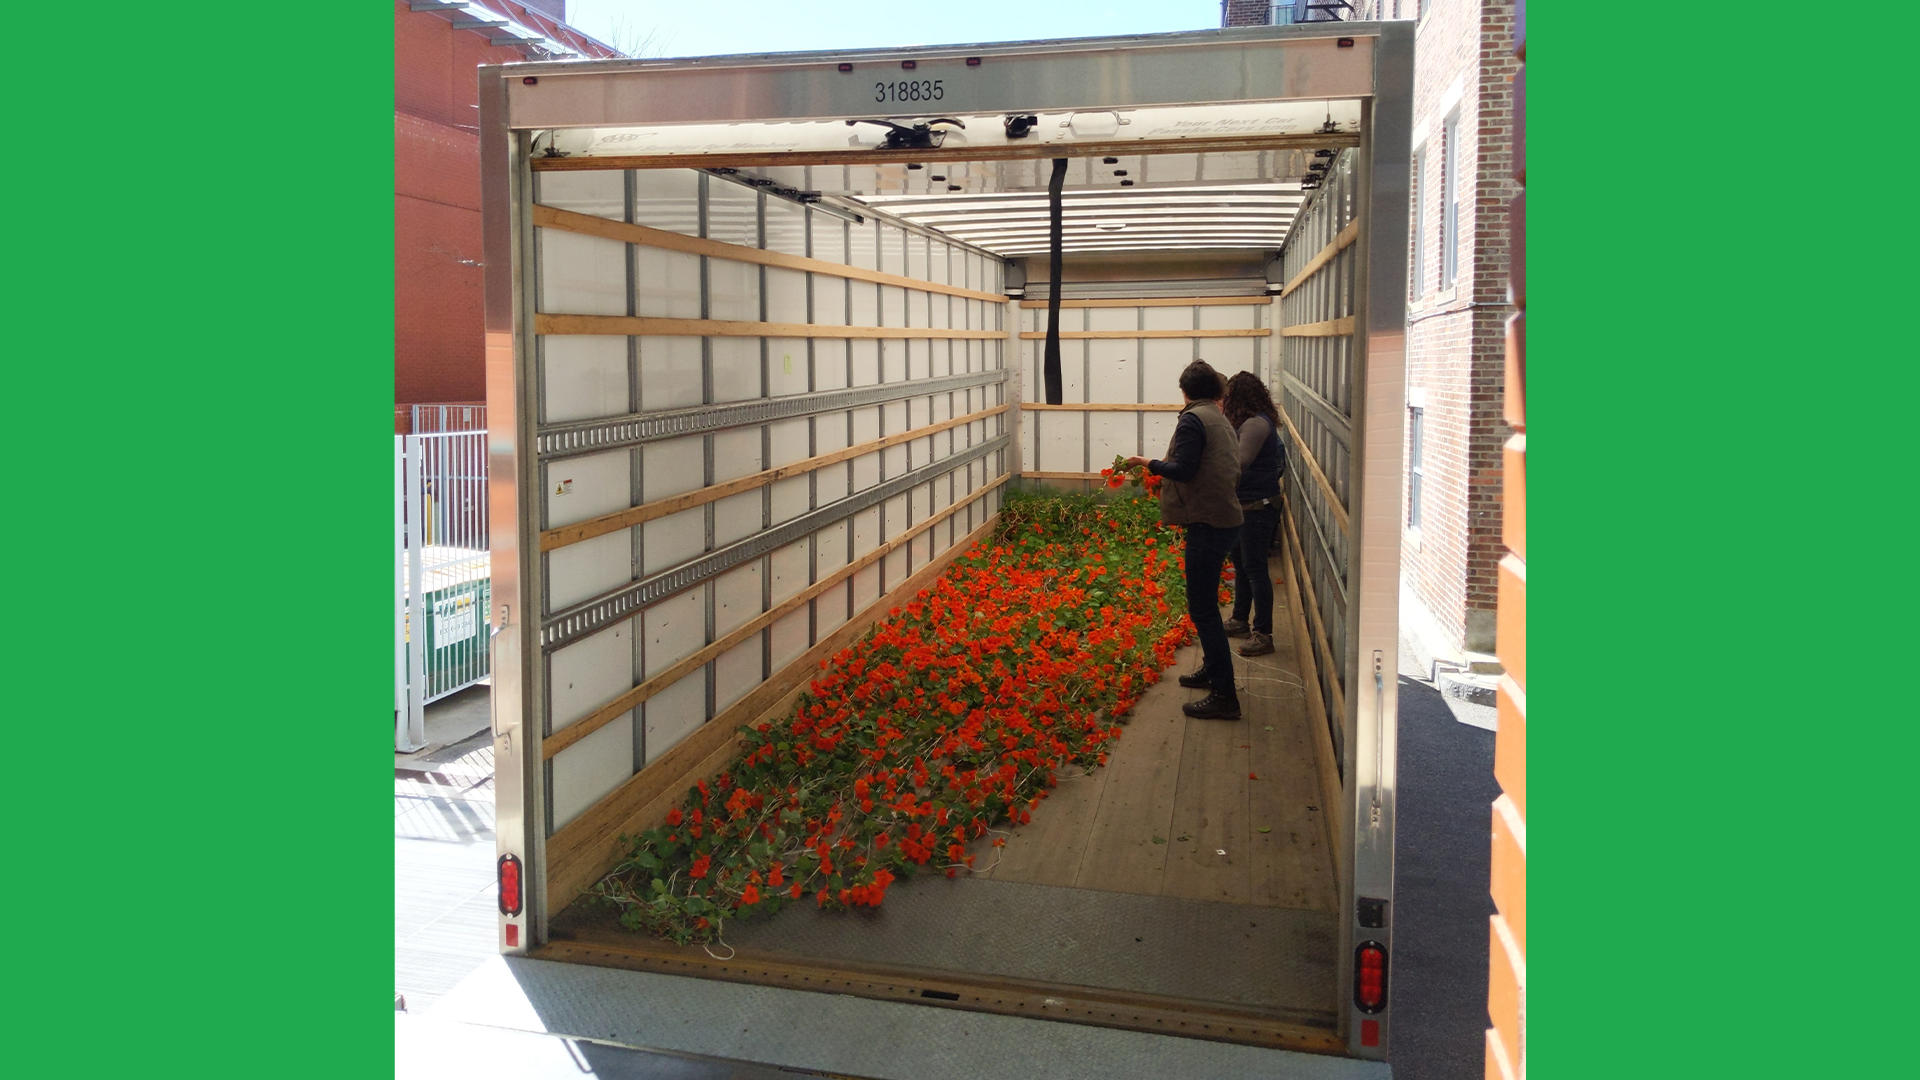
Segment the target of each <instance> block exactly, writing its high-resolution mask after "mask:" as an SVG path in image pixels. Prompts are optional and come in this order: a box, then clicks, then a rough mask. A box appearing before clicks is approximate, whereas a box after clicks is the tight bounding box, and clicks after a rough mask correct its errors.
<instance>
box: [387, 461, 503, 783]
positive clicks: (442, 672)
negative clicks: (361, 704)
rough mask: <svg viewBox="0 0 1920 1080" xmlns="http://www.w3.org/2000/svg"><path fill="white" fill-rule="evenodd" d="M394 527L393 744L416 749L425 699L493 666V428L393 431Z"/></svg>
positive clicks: (468, 682)
mask: <svg viewBox="0 0 1920 1080" xmlns="http://www.w3.org/2000/svg"><path fill="white" fill-rule="evenodd" d="M393 532H394V558H393V583H394V593H393V713H394V737H393V745H394V748H395V749H397V750H401V751H413V750H419V749H421V748H423V747H424V746H426V742H427V738H426V706H427V703H428V702H430V701H434V700H436V699H438V698H443V697H446V696H447V695H448V694H451V693H453V692H455V691H457V690H463V689H465V688H467V687H469V686H472V685H473V684H475V683H477V682H479V681H481V680H482V679H484V678H486V677H487V673H488V667H487V644H488V637H489V633H488V623H489V618H488V615H489V611H490V606H491V605H490V600H491V595H490V590H489V585H490V569H489V566H488V562H487V558H488V556H487V433H486V432H485V431H458V432H446V433H437V434H427V435H398V436H395V437H394V440H393ZM416 613H420V614H419V615H417V614H416Z"/></svg>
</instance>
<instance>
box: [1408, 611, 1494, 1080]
mask: <svg viewBox="0 0 1920 1080" xmlns="http://www.w3.org/2000/svg"><path fill="white" fill-rule="evenodd" d="M1402 655H1407V653H1406V650H1405V649H1404V648H1403V649H1402ZM1493 712H1494V710H1493V709H1492V708H1490V707H1487V706H1483V705H1471V704H1468V703H1466V702H1462V701H1458V700H1456V699H1452V698H1448V697H1445V696H1443V695H1442V694H1441V693H1440V691H1438V690H1436V689H1435V688H1434V687H1433V684H1432V683H1428V682H1424V681H1421V680H1420V679H1419V678H1418V677H1417V676H1415V675H1409V674H1408V673H1407V672H1406V671H1405V670H1403V671H1402V672H1401V675H1400V761H1399V766H1400V768H1399V793H1398V802H1397V808H1398V811H1399V815H1400V818H1399V823H1398V827H1397V828H1396V830H1395V833H1394V907H1395V914H1394V936H1393V960H1394V969H1393V983H1392V985H1393V991H1392V992H1393V993H1394V994H1395V1004H1394V1007H1393V1011H1394V1024H1395V1027H1394V1050H1393V1058H1392V1063H1393V1075H1394V1078H1395V1080H1478V1078H1479V1077H1482V1076H1485V1075H1486V1029H1487V918H1488V917H1489V916H1491V915H1492V914H1493V900H1492V899H1491V898H1490V897H1489V896H1488V894H1487V878H1488V875H1489V873H1490V872H1491V869H1492V868H1491V865H1490V864H1491V858H1492V855H1491V839H1490V836H1491V829H1492V825H1491V821H1490V816H1489V815H1490V814H1491V809H1490V808H1491V806H1492V805H1493V800H1494V799H1495V798H1496V797H1498V796H1499V794H1500V790H1499V787H1498V785H1496V784H1495V783H1494V780H1493V737H1494V736H1493V732H1492V731H1491V730H1488V729H1489V728H1491V727H1492V720H1491V717H1490V716H1488V715H1486V714H1491V713H1493ZM1458 713H1464V714H1465V715H1456V714H1458Z"/></svg>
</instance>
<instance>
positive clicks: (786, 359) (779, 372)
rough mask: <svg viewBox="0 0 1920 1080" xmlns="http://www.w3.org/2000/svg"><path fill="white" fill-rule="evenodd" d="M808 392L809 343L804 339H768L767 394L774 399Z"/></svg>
mask: <svg viewBox="0 0 1920 1080" xmlns="http://www.w3.org/2000/svg"><path fill="white" fill-rule="evenodd" d="M803 321H804V320H803ZM806 392H807V343H806V341H805V339H802V338H768V339H767V393H768V394H769V395H770V396H772V397H784V396H786V395H788V394H804V393H806Z"/></svg>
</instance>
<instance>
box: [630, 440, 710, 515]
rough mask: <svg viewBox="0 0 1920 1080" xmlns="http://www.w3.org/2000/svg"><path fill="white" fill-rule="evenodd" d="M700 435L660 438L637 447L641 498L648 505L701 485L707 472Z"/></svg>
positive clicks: (704, 449)
mask: <svg viewBox="0 0 1920 1080" xmlns="http://www.w3.org/2000/svg"><path fill="white" fill-rule="evenodd" d="M706 468H707V466H706V445H705V443H704V441H703V436H699V435H687V436H683V437H681V438H678V439H662V440H661V441H659V442H655V443H647V444H645V445H643V446H642V447H641V448H640V482H641V489H640V491H641V497H642V498H644V499H645V500H646V501H647V502H654V501H655V500H658V499H664V498H666V497H667V496H669V495H679V494H682V493H684V492H688V491H694V490H697V489H699V488H700V487H701V486H703V483H704V481H703V479H702V478H703V477H704V475H705V473H706Z"/></svg>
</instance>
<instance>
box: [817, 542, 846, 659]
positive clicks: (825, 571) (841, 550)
mask: <svg viewBox="0 0 1920 1080" xmlns="http://www.w3.org/2000/svg"><path fill="white" fill-rule="evenodd" d="M814 539H815V540H816V541H817V544H816V546H815V551H814V566H815V567H816V569H817V573H816V574H815V577H816V579H817V578H824V577H829V576H831V575H832V574H833V573H834V572H835V571H837V570H839V569H840V568H841V567H844V566H846V565H847V562H848V559H847V523H846V522H844V521H836V522H834V523H833V524H831V525H828V526H826V527H825V528H822V529H820V530H819V531H818V532H816V533H814ZM832 595H833V594H831V593H828V594H827V596H825V597H822V598H821V602H822V603H826V601H827V600H828V598H830V597H831V596H832ZM824 632H825V631H822V633H824Z"/></svg>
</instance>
